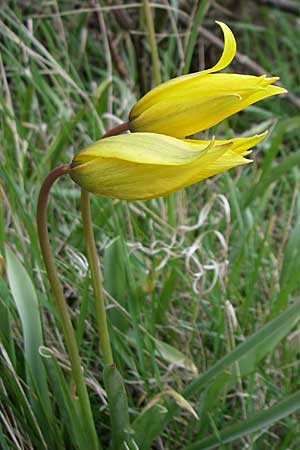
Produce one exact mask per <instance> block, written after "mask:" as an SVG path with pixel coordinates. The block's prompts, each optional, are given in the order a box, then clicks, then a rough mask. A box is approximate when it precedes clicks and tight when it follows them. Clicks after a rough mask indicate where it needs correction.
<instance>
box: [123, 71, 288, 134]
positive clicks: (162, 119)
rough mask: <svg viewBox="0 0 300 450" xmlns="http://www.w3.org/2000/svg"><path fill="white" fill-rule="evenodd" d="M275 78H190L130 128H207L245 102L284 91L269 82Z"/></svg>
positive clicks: (181, 131) (181, 130)
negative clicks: (187, 82)
mask: <svg viewBox="0 0 300 450" xmlns="http://www.w3.org/2000/svg"><path fill="white" fill-rule="evenodd" d="M276 80H277V78H276V77H274V78H266V77H265V76H260V77H256V76H250V75H238V74H227V73H224V74H219V73H218V74H209V75H207V76H206V77H204V78H203V79H202V81H201V83H200V82H199V83H196V82H195V81H191V82H190V83H189V84H187V85H186V86H185V87H184V88H182V90H181V91H178V92H177V94H176V95H173V96H170V97H168V98H165V97H163V98H161V99H160V100H159V101H158V102H157V103H155V104H153V106H151V107H150V108H149V109H147V110H145V111H144V112H143V113H142V114H140V116H138V117H137V118H136V119H134V120H133V121H132V122H131V125H130V127H131V130H132V131H147V132H150V131H151V132H154V133H163V134H166V135H169V136H174V137H184V136H189V135H191V134H193V133H196V132H198V131H202V130H205V129H208V128H210V127H212V126H214V125H216V124H218V123H219V122H221V121H222V120H224V119H225V118H227V117H229V116H231V115H233V114H235V113H237V112H238V111H241V110H242V109H244V108H246V107H247V106H248V105H251V104H253V103H255V102H257V101H259V100H262V99H264V98H266V97H270V96H272V95H277V94H281V93H285V92H286V90H285V89H283V88H281V87H279V86H273V85H271V83H272V82H274V81H276Z"/></svg>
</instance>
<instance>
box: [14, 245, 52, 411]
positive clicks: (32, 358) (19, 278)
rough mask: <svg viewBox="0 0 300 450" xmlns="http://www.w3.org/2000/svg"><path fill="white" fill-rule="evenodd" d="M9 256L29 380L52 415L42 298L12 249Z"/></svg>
mask: <svg viewBox="0 0 300 450" xmlns="http://www.w3.org/2000/svg"><path fill="white" fill-rule="evenodd" d="M5 255H6V270H7V277H8V283H9V287H10V290H11V293H12V296H13V299H14V302H15V305H16V308H17V310H18V313H19V316H20V319H21V324H22V329H23V336H24V350H25V360H26V362H27V381H28V384H29V385H30V386H31V387H32V388H33V389H34V391H36V389H37V391H38V394H39V396H40V398H41V399H42V401H43V405H44V408H45V410H46V411H48V414H49V415H50V416H51V414H50V413H51V405H50V399H49V394H48V386H47V377H46V372H45V368H44V366H43V362H42V358H41V355H40V353H39V348H40V347H41V346H42V345H43V335H42V325H41V318H40V311H39V305H38V299H37V296H36V293H35V290H34V287H33V284H32V281H31V279H30V277H29V275H28V274H27V272H26V270H25V269H24V267H23V266H22V264H21V263H20V261H19V260H18V258H17V257H16V256H15V255H14V253H13V252H12V251H11V250H10V248H9V247H6V248H5Z"/></svg>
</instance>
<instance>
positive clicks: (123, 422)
mask: <svg viewBox="0 0 300 450" xmlns="http://www.w3.org/2000/svg"><path fill="white" fill-rule="evenodd" d="M103 380H104V386H105V389H106V392H107V398H108V404H109V410H110V420H111V438H112V449H113V450H125V449H126V447H125V443H126V441H127V440H129V439H128V434H129V433H130V424H129V414H128V403H127V395H126V390H125V385H124V381H123V378H122V377H121V375H120V373H119V371H118V370H117V368H116V367H115V366H107V367H105V368H104V370H103Z"/></svg>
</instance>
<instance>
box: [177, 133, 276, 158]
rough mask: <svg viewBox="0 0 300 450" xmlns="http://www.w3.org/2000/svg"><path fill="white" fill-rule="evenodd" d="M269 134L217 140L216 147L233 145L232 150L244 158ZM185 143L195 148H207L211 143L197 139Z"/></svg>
mask: <svg viewBox="0 0 300 450" xmlns="http://www.w3.org/2000/svg"><path fill="white" fill-rule="evenodd" d="M267 134H268V132H267V131H265V132H264V133H261V134H256V135H254V136H250V137H242V138H232V139H215V140H214V141H213V142H214V145H224V144H231V147H230V150H231V151H233V152H235V153H238V154H240V155H242V156H245V155H248V154H249V153H251V152H249V151H248V150H249V149H250V148H252V147H255V145H257V144H258V143H259V142H260V141H262V140H263V139H264V138H265V137H266V136H267ZM183 141H184V142H188V143H189V144H192V145H194V146H197V145H201V146H203V147H205V146H206V147H207V146H208V145H209V144H210V143H211V141H208V140H198V139H197V140H196V139H183Z"/></svg>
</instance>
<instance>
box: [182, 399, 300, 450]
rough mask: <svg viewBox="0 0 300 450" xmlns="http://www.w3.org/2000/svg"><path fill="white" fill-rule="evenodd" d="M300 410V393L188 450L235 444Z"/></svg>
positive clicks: (209, 449)
mask: <svg viewBox="0 0 300 450" xmlns="http://www.w3.org/2000/svg"><path fill="white" fill-rule="evenodd" d="M298 409H300V393H299V392H296V393H295V394H292V395H290V396H289V397H288V398H286V399H284V400H283V401H281V402H280V403H278V404H277V405H275V406H273V407H272V408H269V409H267V410H266V411H261V412H259V413H258V414H256V415H254V416H253V417H251V418H250V419H248V420H245V421H244V422H241V423H238V424H235V425H232V426H230V427H227V428H225V429H224V430H222V431H220V432H219V436H218V438H217V437H215V436H211V437H208V438H205V439H201V440H200V441H198V442H195V443H194V444H192V445H190V446H189V447H187V448H186V450H211V449H213V448H220V445H221V444H227V443H228V442H233V441H235V440H236V439H240V438H242V437H246V436H248V435H249V434H250V433H253V432H255V431H261V430H265V429H268V428H269V427H270V426H271V425H273V424H274V423H276V422H278V421H279V420H281V419H283V418H284V417H287V416H289V415H290V414H292V413H293V412H295V411H297V410H298Z"/></svg>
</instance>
